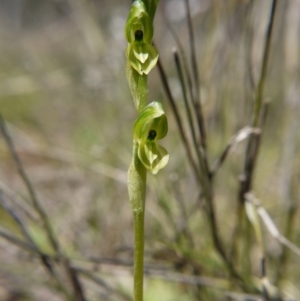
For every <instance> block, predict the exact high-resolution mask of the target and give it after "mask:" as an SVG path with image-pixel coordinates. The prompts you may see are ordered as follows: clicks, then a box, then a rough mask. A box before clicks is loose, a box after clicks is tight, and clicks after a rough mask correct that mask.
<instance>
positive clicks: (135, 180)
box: [128, 144, 147, 301]
mask: <svg viewBox="0 0 300 301" xmlns="http://www.w3.org/2000/svg"><path fill="white" fill-rule="evenodd" d="M146 180H147V171H146V168H145V167H144V165H143V164H142V162H141V161H140V159H139V157H138V154H137V145H136V144H134V146H133V159H132V162H131V164H130V167H129V170H128V193H129V199H130V203H131V208H132V212H133V216H134V280H133V281H134V301H143V278H144V215H145V199H146Z"/></svg>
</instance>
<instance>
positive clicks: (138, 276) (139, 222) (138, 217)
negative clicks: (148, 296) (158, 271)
mask: <svg viewBox="0 0 300 301" xmlns="http://www.w3.org/2000/svg"><path fill="white" fill-rule="evenodd" d="M143 282H144V212H141V213H134V284H133V285H134V301H143Z"/></svg>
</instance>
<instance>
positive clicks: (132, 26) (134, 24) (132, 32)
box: [125, 0, 153, 43]
mask: <svg viewBox="0 0 300 301" xmlns="http://www.w3.org/2000/svg"><path fill="white" fill-rule="evenodd" d="M125 37H126V39H127V41H128V42H129V43H132V42H135V41H137V40H143V41H144V42H146V43H151V41H152V37H153V25H152V20H151V19H150V17H149V15H148V13H147V11H146V7H145V4H144V3H143V2H142V1H141V0H135V1H134V2H133V3H132V6H131V9H130V12H129V16H128V18H127V22H126V25H125Z"/></svg>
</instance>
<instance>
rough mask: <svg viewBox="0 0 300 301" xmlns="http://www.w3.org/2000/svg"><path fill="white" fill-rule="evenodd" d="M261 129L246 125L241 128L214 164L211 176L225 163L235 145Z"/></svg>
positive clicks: (257, 133) (258, 132)
mask: <svg viewBox="0 0 300 301" xmlns="http://www.w3.org/2000/svg"><path fill="white" fill-rule="evenodd" d="M260 132H261V131H260V129H258V128H251V127H248V126H247V127H245V128H243V129H241V130H240V131H239V132H238V133H237V134H236V135H235V136H233V137H232V138H231V139H230V141H229V143H228V144H227V146H226V147H225V149H224V151H223V152H222V154H221V155H220V157H219V158H218V159H217V160H216V161H215V163H214V164H213V166H212V169H211V176H213V175H215V173H216V172H217V171H218V169H219V168H220V167H221V165H222V164H223V163H224V161H225V159H226V158H227V156H228V154H229V152H230V150H231V149H232V148H233V147H235V146H236V145H237V144H239V143H240V142H242V141H243V140H245V139H247V138H248V137H249V136H250V135H252V134H255V135H259V134H260Z"/></svg>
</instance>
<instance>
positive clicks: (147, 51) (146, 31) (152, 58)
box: [125, 0, 158, 75]
mask: <svg viewBox="0 0 300 301" xmlns="http://www.w3.org/2000/svg"><path fill="white" fill-rule="evenodd" d="M125 36H126V39H127V41H128V43H129V45H128V47H127V50H126V56H127V59H128V60H129V62H130V65H131V67H132V68H133V69H135V70H136V71H137V72H138V73H139V74H140V75H143V74H148V73H149V72H150V71H151V69H152V68H153V67H154V66H155V65H156V63H157V60H158V51H157V50H156V48H155V47H154V46H153V45H152V44H151V43H152V36H153V25H152V20H151V19H150V17H149V15H148V13H147V11H146V7H145V4H144V3H143V2H142V1H141V0H135V1H134V2H133V4H132V6H131V10H130V12H129V16H128V19H127V22H126V26H125Z"/></svg>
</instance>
